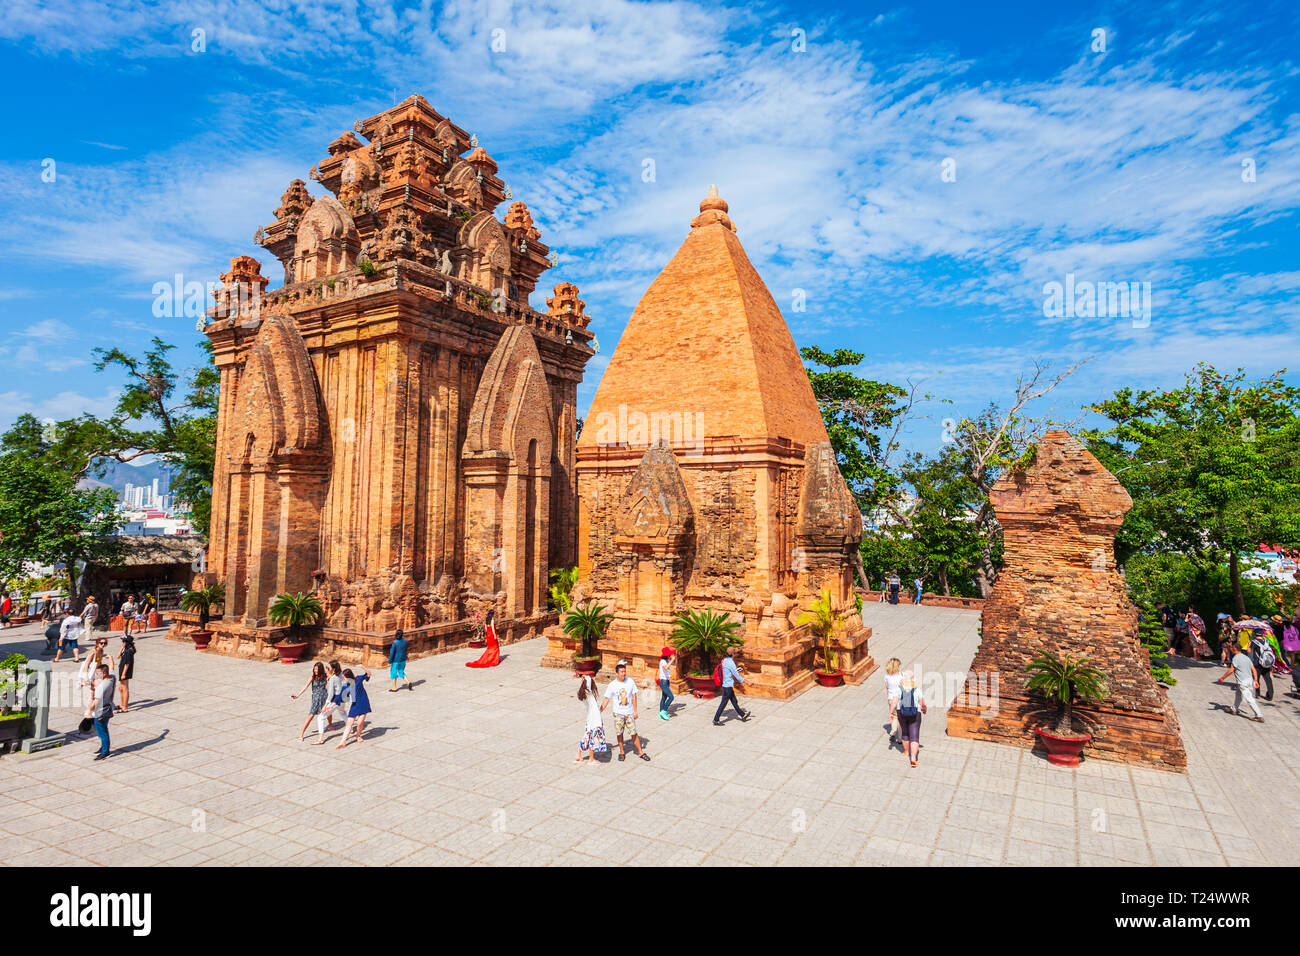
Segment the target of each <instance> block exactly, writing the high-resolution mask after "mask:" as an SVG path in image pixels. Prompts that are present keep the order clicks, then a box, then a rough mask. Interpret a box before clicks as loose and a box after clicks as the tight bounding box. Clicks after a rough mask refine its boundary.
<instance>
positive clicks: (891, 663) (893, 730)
mask: <svg viewBox="0 0 1300 956" xmlns="http://www.w3.org/2000/svg"><path fill="white" fill-rule="evenodd" d="M902 680H903V662H902V661H900V660H899V659H898V658H897V657H891V658H890V659H889V660H887V661H885V706H886V708H888V710H889V746H891V747H892V746H894V744H898V746H899V748H900V749H904V750H906V748H905V747H903V739H902V738H901V737H900V736H899V734H898V685H899V684H900V683H902Z"/></svg>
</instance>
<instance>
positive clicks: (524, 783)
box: [0, 604, 1300, 866]
mask: <svg viewBox="0 0 1300 956" xmlns="http://www.w3.org/2000/svg"><path fill="white" fill-rule="evenodd" d="M865 617H866V623H867V624H869V625H870V626H871V627H873V628H874V630H875V635H874V636H873V638H872V641H871V653H872V655H873V656H874V657H875V659H876V661H877V662H878V663H880V664H883V662H884V661H885V660H887V659H888V658H889V657H891V656H898V657H900V658H902V659H903V661H904V662H905V666H910V667H916V666H918V665H919V666H920V667H921V668H922V669H923V670H924V671H927V672H928V671H939V672H952V673H953V674H959V673H961V672H962V671H963V670H964V669H965V667H966V666H967V665H968V664H969V662H970V660H971V657H972V654H973V652H974V649H975V646H976V643H977V641H978V637H977V626H978V623H979V614H978V612H975V611H967V610H958V609H952V608H936V607H921V608H916V607H912V606H908V605H899V606H896V607H894V606H889V605H879V604H869V605H867V606H866V610H865ZM161 634H162V632H161V631H155V632H153V633H152V634H149V635H146V636H145V637H143V638H141V639H140V640H139V642H138V646H139V654H138V658H137V674H138V677H137V678H136V680H134V681H133V682H132V689H133V692H134V696H133V704H134V705H136V706H138V707H139V709H138V710H136V709H134V707H133V709H132V711H131V712H130V713H127V714H122V715H119V716H118V717H115V718H114V719H113V721H112V725H111V726H112V733H113V744H114V748H115V751H116V753H115V755H114V756H113V757H111V758H110V759H109V760H107V761H101V762H92V760H91V756H92V754H93V753H94V751H95V749H96V746H97V744H96V741H95V739H94V737H93V735H92V736H91V737H90V738H75V737H74V738H73V740H72V742H70V743H69V745H68V746H65V747H64V748H62V749H60V750H55V751H51V752H48V753H46V754H40V755H36V756H22V755H11V756H7V757H3V758H0V791H2V792H3V793H4V795H5V799H4V800H3V801H0V835H2V836H3V841H4V846H5V849H6V853H5V856H6V862H7V863H9V864H11V865H26V866H33V865H61V864H88V863H89V864H102V865H110V866H111V865H150V864H166V865H179V866H192V865H205V864H218V865H232V864H233V865H239V864H279V863H286V864H290V865H294V866H301V865H311V864H319V863H328V864H330V865H340V864H369V865H389V864H396V865H424V864H465V863H487V864H506V865H509V864H600V863H613V862H619V863H629V862H630V863H633V864H642V863H644V864H660V865H665V864H666V865H681V864H721V865H746V864H748V865H768V864H778V865H790V864H793V865H808V864H811V865H839V864H859V865H872V864H898V863H904V864H907V863H915V864H929V865H952V864H988V865H998V864H1010V865H1017V864H1049V865H1115V864H1119V865H1151V864H1156V865H1188V864H1208V865H1224V864H1228V865H1234V866H1236V865H1256V864H1271V865H1294V864H1295V863H1297V862H1300V852H1297V837H1296V834H1297V832H1300V829H1298V827H1297V824H1298V823H1300V819H1298V814H1297V812H1296V811H1297V798H1296V794H1297V787H1296V782H1297V781H1296V770H1295V763H1296V761H1295V759H1294V758H1295V753H1296V743H1295V742H1296V739H1297V731H1298V730H1300V698H1296V697H1294V696H1292V695H1291V693H1290V691H1291V682H1290V680H1289V678H1287V679H1284V680H1279V681H1277V682H1276V683H1277V690H1278V693H1277V694H1276V696H1275V699H1274V701H1273V702H1272V703H1271V704H1269V703H1265V704H1263V707H1264V713H1265V718H1266V723H1265V724H1263V725H1259V724H1252V723H1250V722H1249V721H1247V720H1245V719H1241V718H1236V717H1232V716H1227V715H1225V714H1224V713H1223V712H1222V711H1221V710H1220V709H1219V705H1220V704H1221V703H1223V702H1230V701H1231V699H1232V691H1231V689H1230V688H1228V687H1227V686H1217V685H1215V684H1214V683H1213V680H1214V679H1215V678H1216V677H1217V676H1218V674H1219V673H1221V672H1222V668H1220V667H1218V666H1217V665H1214V666H1211V665H1208V664H1191V663H1188V662H1184V661H1182V660H1181V659H1180V660H1179V661H1177V662H1176V663H1175V668H1176V670H1175V673H1176V676H1177V677H1178V679H1179V684H1178V686H1177V687H1175V688H1173V690H1171V692H1170V693H1171V696H1172V699H1173V701H1174V702H1175V705H1176V707H1177V711H1178V716H1179V719H1180V721H1181V723H1182V733H1183V740H1184V742H1185V743H1186V746H1187V755H1188V767H1189V773H1188V774H1187V775H1181V774H1172V773H1162V772H1159V771H1154V770H1145V769H1141V768H1134V767H1129V766H1126V765H1119V764H1112V763H1103V762H1100V761H1095V760H1093V761H1085V763H1084V765H1083V766H1081V767H1079V768H1078V769H1076V770H1067V769H1061V768H1057V767H1052V766H1050V765H1049V764H1047V763H1046V761H1045V760H1043V758H1041V757H1040V756H1038V755H1036V754H1033V753H1030V752H1028V751H1024V750H1020V749H1017V748H1011V747H1002V746H998V745H995V744H989V743H982V742H976V741H971V740H965V739H957V738H949V737H947V736H946V735H945V734H944V732H943V727H944V718H943V712H942V708H941V707H939V706H937V703H938V702H937V701H932V703H931V707H930V714H929V716H928V717H926V718H925V720H924V723H923V725H922V737H921V739H922V744H923V749H922V751H921V764H920V766H919V767H918V768H917V769H915V770H913V769H911V768H909V766H908V763H907V760H906V759H905V758H904V757H903V756H902V754H901V753H900V752H899V751H898V750H897V749H893V750H891V749H889V747H888V744H887V740H886V736H885V731H884V729H883V728H884V723H885V720H886V707H885V701H884V687H883V681H882V679H881V676H880V672H879V671H878V672H877V673H876V674H873V675H872V677H871V678H870V679H869V681H868V682H867V683H866V684H865V685H862V686H856V687H844V688H838V689H833V690H832V689H825V688H820V687H814V688H812V689H811V690H809V691H807V692H806V693H805V694H803V695H802V696H801V697H799V698H797V699H795V700H792V701H788V702H784V703H779V702H776V701H769V700H757V699H755V700H752V701H750V702H749V703H750V704H751V706H752V708H753V712H754V719H753V720H751V721H750V722H748V723H746V724H741V723H740V722H738V721H735V720H728V722H727V723H726V724H725V726H722V727H714V726H712V725H711V723H710V720H711V718H712V714H713V704H710V703H708V702H699V701H695V700H693V699H691V698H689V697H685V696H683V697H680V698H679V701H680V702H681V703H682V704H683V705H684V706H682V707H681V708H680V709H679V711H678V714H679V715H678V716H677V717H676V718H675V719H673V720H672V721H667V722H665V721H661V720H658V719H656V717H655V712H656V707H655V702H657V699H658V691H657V690H651V691H650V692H649V694H648V695H647V696H646V697H645V698H643V704H642V717H641V720H640V725H641V729H642V731H643V732H644V734H643V735H644V740H645V744H646V749H647V751H648V752H649V753H650V754H651V755H652V756H653V760H652V762H650V763H646V762H643V761H640V760H636V759H635V758H630V759H629V760H627V761H626V762H625V763H618V762H616V761H615V760H614V759H613V756H612V752H613V751H612V748H611V755H610V756H609V757H607V759H606V762H604V763H602V764H600V765H598V766H575V765H574V763H573V754H574V751H575V749H576V742H577V739H578V737H579V734H580V731H581V728H582V723H583V713H584V711H583V705H582V704H580V703H579V702H578V701H577V700H576V698H575V696H574V694H575V691H576V681H575V679H574V678H573V677H572V676H571V674H570V673H569V672H567V671H557V670H549V669H543V668H541V667H539V666H538V662H539V660H540V659H541V657H542V654H543V651H544V649H545V641H544V640H540V639H538V640H533V641H529V642H526V643H522V644H516V645H511V646H509V647H506V648H504V649H503V651H504V660H503V663H502V665H501V666H500V667H498V668H496V669H489V670H473V669H469V668H466V667H465V666H464V662H465V661H466V660H469V659H471V658H472V657H474V656H475V655H476V654H477V652H475V651H468V650H467V651H464V652H459V653H453V654H447V655H443V656H439V657H433V658H424V659H421V660H417V661H412V662H411V663H410V664H409V665H408V668H407V670H408V675H409V676H410V677H411V679H412V681H413V682H414V684H415V689H414V690H413V691H409V692H408V691H402V692H399V693H396V694H390V693H387V692H386V688H387V686H388V682H387V679H386V678H387V673H386V672H385V673H378V672H376V673H375V675H374V679H373V682H372V684H371V700H372V703H373V706H374V714H373V715H372V716H373V722H372V724H371V725H370V726H371V728H373V729H371V730H369V731H368V735H367V739H366V740H365V741H364V742H363V743H361V744H360V745H349V746H348V747H347V748H346V749H344V750H342V751H339V750H336V749H335V748H334V747H333V744H334V743H335V742H336V740H337V739H338V736H339V734H340V729H339V728H338V726H337V725H336V728H335V730H334V731H333V732H332V733H331V734H330V735H329V741H328V744H329V745H328V746H321V747H318V746H313V745H311V743H310V741H311V740H312V739H314V738H313V737H312V736H309V737H308V743H306V744H300V743H298V741H297V733H298V728H299V727H300V726H301V724H302V721H303V719H304V717H305V716H306V712H307V699H308V697H309V696H310V695H309V694H308V695H304V696H303V697H301V698H300V699H299V700H297V701H292V700H290V699H289V695H290V694H291V693H293V692H296V691H298V690H299V689H300V688H301V686H302V684H303V682H304V681H305V680H306V679H307V677H308V674H309V666H308V665H306V664H299V665H294V666H284V665H280V664H268V663H258V662H250V661H241V660H233V659H230V658H225V657H220V656H215V655H209V654H204V653H199V652H196V651H194V650H193V649H192V648H190V647H188V646H184V645H180V644H175V643H169V642H166V641H164V640H163V638H162V637H161ZM42 643H43V642H41V640H40V638H39V634H38V628H37V627H36V626H34V625H27V626H24V627H23V628H20V629H13V630H10V631H6V632H4V633H3V635H0V653H8V652H10V651H12V650H22V651H24V652H25V653H28V654H30V655H32V656H34V655H35V654H36V652H37V651H38V650H39V648H40V646H42ZM118 646H119V642H118V640H117V639H116V637H114V638H113V640H112V641H111V644H110V647H111V650H112V651H113V652H114V653H116V652H117V649H118ZM56 668H57V669H58V670H73V668H74V665H72V664H71V663H70V662H66V663H60V664H58V665H56ZM608 676H609V675H607V674H604V673H602V675H601V677H602V678H606V677H608ZM950 683H953V682H951V681H950ZM602 684H603V681H602ZM926 686H928V685H926ZM954 690H955V687H954ZM647 704H649V706H647ZM78 716H79V714H76V715H72V714H70V713H69V712H68V711H64V712H62V714H61V715H60V717H59V719H58V721H57V723H56V726H57V727H58V729H66V728H68V727H71V726H72V725H75V723H76V717H78ZM607 718H608V714H607ZM606 729H607V731H610V730H612V719H607V720H606ZM312 732H313V733H314V729H313V731H312ZM610 742H611V744H612V743H613V736H612V734H611V735H610ZM1230 811H1238V812H1240V811H1244V818H1242V817H1239V816H1237V815H1236V814H1235V813H1233V812H1230Z"/></svg>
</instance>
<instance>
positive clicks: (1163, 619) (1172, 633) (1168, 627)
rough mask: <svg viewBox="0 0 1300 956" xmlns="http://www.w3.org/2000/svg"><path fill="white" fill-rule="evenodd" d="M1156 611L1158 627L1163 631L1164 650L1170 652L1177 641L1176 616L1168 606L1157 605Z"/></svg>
mask: <svg viewBox="0 0 1300 956" xmlns="http://www.w3.org/2000/svg"><path fill="white" fill-rule="evenodd" d="M1156 610H1157V611H1159V612H1160V626H1161V627H1162V628H1164V631H1165V650H1167V651H1172V650H1173V649H1174V644H1175V642H1176V641H1177V640H1178V615H1177V614H1175V613H1174V609H1173V608H1171V607H1170V606H1169V605H1168V604H1157V605H1156Z"/></svg>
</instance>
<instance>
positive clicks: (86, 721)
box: [77, 717, 95, 736]
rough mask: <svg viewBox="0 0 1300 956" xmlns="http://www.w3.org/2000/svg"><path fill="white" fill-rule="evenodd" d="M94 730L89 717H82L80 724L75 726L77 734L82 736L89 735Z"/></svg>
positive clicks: (93, 724)
mask: <svg viewBox="0 0 1300 956" xmlns="http://www.w3.org/2000/svg"><path fill="white" fill-rule="evenodd" d="M94 728H95V721H94V720H92V719H91V718H89V717H82V718H81V723H79V724H77V733H79V734H82V735H83V736H84V735H85V734H88V733H90V732H91V731H92V730H93V729H94Z"/></svg>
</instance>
